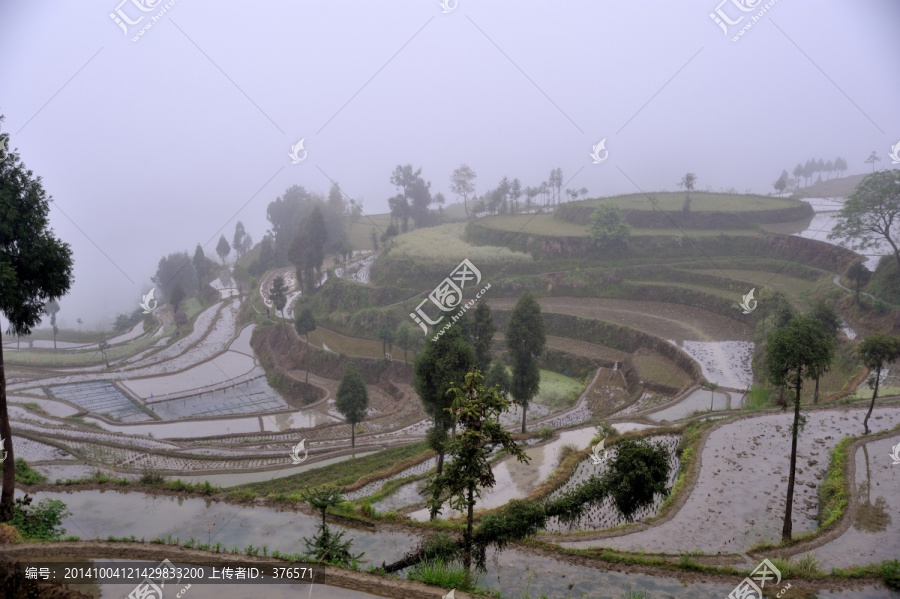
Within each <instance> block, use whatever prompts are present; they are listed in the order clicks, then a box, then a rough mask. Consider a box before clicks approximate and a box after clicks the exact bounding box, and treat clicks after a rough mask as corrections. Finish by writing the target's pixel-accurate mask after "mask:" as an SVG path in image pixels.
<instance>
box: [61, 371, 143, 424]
mask: <svg viewBox="0 0 900 599" xmlns="http://www.w3.org/2000/svg"><path fill="white" fill-rule="evenodd" d="M50 391H51V393H53V395H55V396H56V397H58V398H60V399H64V400H66V401H68V402H70V403H73V404H75V405H77V406H78V407H79V408H82V409H84V410H86V411H88V412H93V413H95V414H105V415H107V416H109V417H110V418H112V419H114V420H119V421H121V422H142V421H144V420H150V419H151V417H150V415H149V414H148V413H147V412H145V411H144V410H143V409H141V406H140V405H139V404H138V403H137V402H135V401H134V400H133V399H131V398H130V397H128V396H127V395H125V394H124V393H122V392H121V391H120V390H119V389H117V388H116V387H115V386H114V385H113V384H111V383H106V382H102V381H97V382H92V383H73V384H71V385H56V386H53V387H50Z"/></svg>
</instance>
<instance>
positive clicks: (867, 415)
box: [4, 366, 881, 435]
mask: <svg viewBox="0 0 900 599" xmlns="http://www.w3.org/2000/svg"><path fill="white" fill-rule="evenodd" d="M879 379H881V366H879V367H878V369H877V370H876V371H875V391H874V393H872V403H870V404H869V411H868V412H866V417H865V419H864V420H863V426H864V427H865V429H866V432H865V434H867V435H868V434H869V416H871V415H872V408H874V407H875V398H876V397H878V381H879ZM4 402H5V400H4ZM4 405H5V403H4Z"/></svg>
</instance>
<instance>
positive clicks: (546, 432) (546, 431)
mask: <svg viewBox="0 0 900 599" xmlns="http://www.w3.org/2000/svg"><path fill="white" fill-rule="evenodd" d="M537 434H538V435H539V436H540V437H541V441H549V440H550V439H552V438H553V427H552V426H542V427H541V428H539V429H538V431H537Z"/></svg>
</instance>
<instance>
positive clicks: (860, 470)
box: [814, 434, 900, 568]
mask: <svg viewBox="0 0 900 599" xmlns="http://www.w3.org/2000/svg"><path fill="white" fill-rule="evenodd" d="M897 443H900V434H897V435H894V436H893V437H889V438H886V439H880V440H878V441H872V442H871V443H868V444H866V445H865V446H864V447H861V448H860V449H858V450H857V451H856V493H857V498H858V509H857V513H856V517H855V518H854V520H853V524H852V525H851V526H850V528H849V529H847V531H846V532H845V533H844V534H842V535H841V536H840V537H838V538H837V539H835V540H833V541H831V542H830V543H827V544H825V545H823V546H821V547H819V548H817V549H815V551H814V553H815V554H816V557H817V558H818V559H819V560H822V561H825V562H827V563H829V564H834V565H836V566H837V567H841V568H843V567H847V566H851V565H861V564H869V563H872V562H879V561H881V560H886V559H897V557H898V556H900V465H894V464H893V460H892V459H891V453H892V447H893V446H895V445H897Z"/></svg>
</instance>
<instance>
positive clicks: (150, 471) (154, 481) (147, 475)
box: [141, 466, 165, 485]
mask: <svg viewBox="0 0 900 599" xmlns="http://www.w3.org/2000/svg"><path fill="white" fill-rule="evenodd" d="M164 480H165V477H163V475H162V474H160V473H159V470H157V469H156V468H153V467H150V466H148V467H146V468H144V473H143V474H142V475H141V484H142V485H158V484H159V483H161V482H163V481H164Z"/></svg>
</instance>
